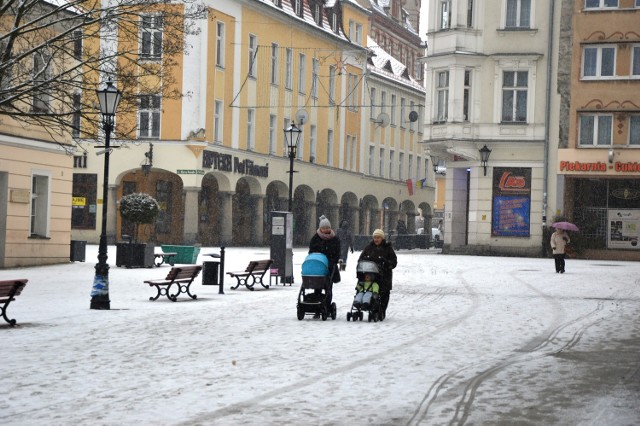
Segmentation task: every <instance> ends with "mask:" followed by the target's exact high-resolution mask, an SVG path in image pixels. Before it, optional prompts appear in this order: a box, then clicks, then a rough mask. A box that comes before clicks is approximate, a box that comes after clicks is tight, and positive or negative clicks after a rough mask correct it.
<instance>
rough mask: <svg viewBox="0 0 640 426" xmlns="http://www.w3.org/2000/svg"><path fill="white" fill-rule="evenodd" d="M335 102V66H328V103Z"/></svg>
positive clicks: (332, 103)
mask: <svg viewBox="0 0 640 426" xmlns="http://www.w3.org/2000/svg"><path fill="white" fill-rule="evenodd" d="M335 103H336V67H335V66H334V65H331V66H329V104H331V105H334V104H335Z"/></svg>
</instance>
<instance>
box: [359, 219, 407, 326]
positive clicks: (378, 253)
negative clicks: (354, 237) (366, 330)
mask: <svg viewBox="0 0 640 426" xmlns="http://www.w3.org/2000/svg"><path fill="white" fill-rule="evenodd" d="M363 259H369V260H372V261H374V262H376V263H378V264H379V265H380V264H381V265H382V268H383V270H382V271H381V275H382V278H381V279H380V282H379V283H378V284H379V285H380V303H381V305H382V317H383V318H384V317H385V316H386V314H387V306H388V305H389V296H390V294H391V288H392V287H393V269H394V268H395V267H396V265H397V264H398V257H397V256H396V252H395V251H394V250H393V247H392V246H391V243H389V242H387V240H385V239H384V231H383V230H382V229H376V230H375V231H373V241H371V242H370V243H369V244H368V245H367V246H366V247H365V248H364V250H362V253H360V257H359V258H358V261H360V260H363Z"/></svg>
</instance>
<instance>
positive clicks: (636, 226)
mask: <svg viewBox="0 0 640 426" xmlns="http://www.w3.org/2000/svg"><path fill="white" fill-rule="evenodd" d="M608 216H609V226H608V227H607V234H608V235H607V237H608V238H607V246H608V247H609V248H613V249H634V250H638V249H640V245H638V239H639V238H640V232H639V231H640V210H631V209H609V210H608Z"/></svg>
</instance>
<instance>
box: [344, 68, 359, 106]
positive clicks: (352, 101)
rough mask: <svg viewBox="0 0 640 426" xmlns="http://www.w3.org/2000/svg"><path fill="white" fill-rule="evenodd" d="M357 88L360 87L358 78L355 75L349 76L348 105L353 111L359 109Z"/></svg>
mask: <svg viewBox="0 0 640 426" xmlns="http://www.w3.org/2000/svg"><path fill="white" fill-rule="evenodd" d="M357 86H358V76H357V75H355V74H351V73H349V75H348V76H347V93H348V95H347V96H348V99H349V100H348V105H349V109H350V110H352V111H356V110H357V109H358V107H357V104H356V99H358V96H357V91H358V90H357Z"/></svg>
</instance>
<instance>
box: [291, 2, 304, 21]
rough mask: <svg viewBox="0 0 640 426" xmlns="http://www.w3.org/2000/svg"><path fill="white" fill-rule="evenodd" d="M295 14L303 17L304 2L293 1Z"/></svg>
mask: <svg viewBox="0 0 640 426" xmlns="http://www.w3.org/2000/svg"><path fill="white" fill-rule="evenodd" d="M293 12H294V13H295V14H296V15H298V16H300V17H302V0H293Z"/></svg>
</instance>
